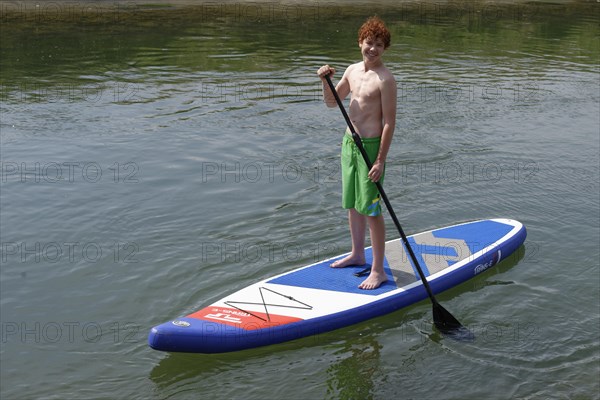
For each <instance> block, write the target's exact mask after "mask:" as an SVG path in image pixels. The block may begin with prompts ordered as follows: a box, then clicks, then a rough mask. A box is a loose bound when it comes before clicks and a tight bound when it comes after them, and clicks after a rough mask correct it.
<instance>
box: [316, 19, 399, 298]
mask: <svg viewBox="0 0 600 400" xmlns="http://www.w3.org/2000/svg"><path fill="white" fill-rule="evenodd" d="M358 45H359V48H360V51H361V54H362V59H363V61H362V62H359V63H356V64H352V65H350V66H349V67H348V68H347V69H346V71H345V72H344V74H343V76H342V79H341V80H340V81H339V82H338V84H337V86H336V91H337V93H338V95H339V97H340V99H344V98H346V96H348V94H350V93H351V97H350V107H349V110H350V111H349V116H350V120H351V121H352V124H353V125H354V129H355V130H356V132H357V133H358V134H359V135H360V137H361V139H362V143H363V145H364V147H365V150H366V151H367V154H368V155H369V158H370V161H371V162H372V163H373V168H371V170H370V171H369V170H367V166H366V163H365V162H364V159H363V158H362V156H361V154H360V152H359V150H358V148H357V147H356V144H355V143H354V142H353V140H352V137H351V134H350V131H349V130H348V129H347V130H346V134H345V135H344V139H343V143H342V187H343V191H342V206H343V207H344V208H347V209H349V210H348V222H349V225H350V235H351V238H352V251H351V253H350V255H348V256H347V257H345V258H343V259H341V260H338V261H336V262H334V263H333V264H331V267H333V268H342V267H347V266H350V265H364V264H365V251H364V248H365V231H366V224H367V223H368V224H369V231H370V234H371V245H372V247H373V264H372V266H371V273H370V274H369V276H368V277H367V279H365V280H364V281H363V282H362V283H361V284H360V285H359V286H358V287H359V288H361V289H376V288H377V287H379V286H380V285H381V284H382V283H384V282H385V281H386V280H387V277H386V274H385V271H384V269H383V259H384V255H385V224H384V220H383V216H382V215H381V204H380V196H379V192H378V190H377V187H376V185H375V184H374V183H373V182H377V181H380V182H383V176H384V167H385V160H386V157H387V153H388V150H389V148H390V144H391V142H392V136H393V134H394V128H395V125H396V96H397V90H396V81H395V79H394V76H393V75H392V74H391V72H390V71H389V70H388V69H387V68H386V67H384V65H383V61H382V59H381V57H382V56H383V53H384V51H385V50H386V49H387V48H388V47H389V45H390V32H389V31H388V29H387V28H386V26H385V24H384V23H383V21H382V20H381V19H379V18H377V17H371V18H369V19H367V21H366V22H365V23H364V24H363V25H362V26H361V27H360V29H359V31H358ZM317 73H318V75H319V77H320V78H321V80H322V81H323V98H324V100H325V103H326V104H327V106H328V107H336V106H337V103H336V101H335V97H334V96H333V93H332V92H331V89H330V88H329V86H328V85H327V82H326V81H325V78H324V77H325V76H326V75H330V76H333V74H334V73H335V69H334V68H332V67H330V66H329V65H324V66H322V67H321V68H319V70H318V72H317Z"/></svg>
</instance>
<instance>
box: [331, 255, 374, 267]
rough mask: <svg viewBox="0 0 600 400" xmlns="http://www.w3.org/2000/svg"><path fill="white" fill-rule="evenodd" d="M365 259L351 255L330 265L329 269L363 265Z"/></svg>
mask: <svg viewBox="0 0 600 400" xmlns="http://www.w3.org/2000/svg"><path fill="white" fill-rule="evenodd" d="M365 262H366V261H365V258H364V257H360V256H354V255H352V254H349V255H347V256H346V257H344V258H342V259H341V260H337V261H334V262H332V263H331V265H330V266H331V268H344V267H349V266H351V265H365Z"/></svg>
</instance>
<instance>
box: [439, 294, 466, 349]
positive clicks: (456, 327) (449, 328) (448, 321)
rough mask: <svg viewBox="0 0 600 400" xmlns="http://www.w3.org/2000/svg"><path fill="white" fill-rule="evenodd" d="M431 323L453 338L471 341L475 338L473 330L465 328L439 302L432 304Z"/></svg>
mask: <svg viewBox="0 0 600 400" xmlns="http://www.w3.org/2000/svg"><path fill="white" fill-rule="evenodd" d="M433 323H434V324H435V326H436V328H437V329H438V330H439V331H440V332H441V333H442V334H443V335H445V336H449V337H451V338H452V339H455V340H461V341H472V340H474V339H475V335H474V334H473V332H471V331H470V330H468V329H467V328H465V327H464V326H463V325H462V324H461V323H460V322H458V320H457V319H456V318H454V316H453V315H452V314H450V312H449V311H447V310H446V309H445V308H444V307H442V306H441V304H439V303H437V302H436V303H434V304H433Z"/></svg>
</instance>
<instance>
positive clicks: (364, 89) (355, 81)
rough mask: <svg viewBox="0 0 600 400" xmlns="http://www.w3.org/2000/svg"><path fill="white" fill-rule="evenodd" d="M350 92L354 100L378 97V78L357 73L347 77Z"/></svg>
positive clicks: (369, 74)
mask: <svg viewBox="0 0 600 400" xmlns="http://www.w3.org/2000/svg"><path fill="white" fill-rule="evenodd" d="M349 82H350V91H351V92H352V97H353V98H354V99H355V100H361V99H362V100H368V99H371V98H377V99H379V97H380V90H379V77H378V76H377V74H375V73H364V72H357V73H353V74H351V75H350V77H349Z"/></svg>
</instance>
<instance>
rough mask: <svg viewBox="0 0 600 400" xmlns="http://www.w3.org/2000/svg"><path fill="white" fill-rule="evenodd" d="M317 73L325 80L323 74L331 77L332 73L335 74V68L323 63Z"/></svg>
mask: <svg viewBox="0 0 600 400" xmlns="http://www.w3.org/2000/svg"><path fill="white" fill-rule="evenodd" d="M317 74H318V75H319V78H321V80H322V81H325V76H327V75H329V76H330V77H331V76H333V74H335V68H332V67H330V66H329V65H323V66H322V67H321V68H319V70H318V71H317Z"/></svg>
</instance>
